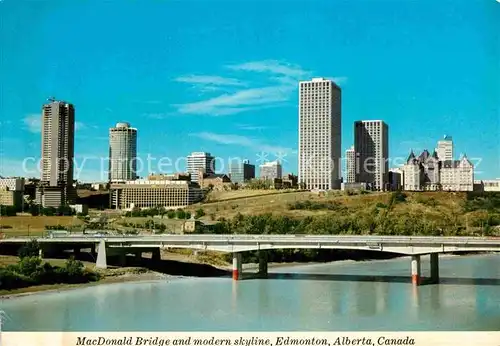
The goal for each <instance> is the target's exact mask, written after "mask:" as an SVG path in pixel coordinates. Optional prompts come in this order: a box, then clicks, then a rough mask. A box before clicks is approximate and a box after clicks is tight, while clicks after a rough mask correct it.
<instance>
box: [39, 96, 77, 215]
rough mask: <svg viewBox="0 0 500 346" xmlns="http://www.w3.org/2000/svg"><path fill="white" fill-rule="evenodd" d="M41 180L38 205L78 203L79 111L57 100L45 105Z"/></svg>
mask: <svg viewBox="0 0 500 346" xmlns="http://www.w3.org/2000/svg"><path fill="white" fill-rule="evenodd" d="M41 132H42V148H41V149H42V150H41V151H42V153H41V154H42V157H41V162H40V169H41V179H40V185H39V186H38V188H37V192H36V197H35V199H36V202H37V203H39V204H41V205H43V206H44V207H49V206H51V207H58V206H60V205H68V204H72V203H74V201H75V199H76V190H75V189H74V187H73V167H74V153H75V149H74V146H75V108H74V106H73V105H72V104H70V103H67V102H64V101H56V100H55V99H54V98H51V99H49V102H48V103H46V104H44V105H43V106H42V123H41Z"/></svg>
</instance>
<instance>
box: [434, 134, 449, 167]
mask: <svg viewBox="0 0 500 346" xmlns="http://www.w3.org/2000/svg"><path fill="white" fill-rule="evenodd" d="M436 152H437V156H438V159H439V161H452V160H453V138H452V137H451V136H446V135H445V136H444V137H443V139H442V140H440V141H438V145H437V148H436Z"/></svg>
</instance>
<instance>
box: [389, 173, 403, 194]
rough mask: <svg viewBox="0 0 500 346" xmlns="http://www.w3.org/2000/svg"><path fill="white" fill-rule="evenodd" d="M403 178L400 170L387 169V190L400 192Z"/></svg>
mask: <svg viewBox="0 0 500 346" xmlns="http://www.w3.org/2000/svg"><path fill="white" fill-rule="evenodd" d="M403 176H404V173H403V169H402V168H391V169H389V190H392V191H396V190H401V189H402V188H403Z"/></svg>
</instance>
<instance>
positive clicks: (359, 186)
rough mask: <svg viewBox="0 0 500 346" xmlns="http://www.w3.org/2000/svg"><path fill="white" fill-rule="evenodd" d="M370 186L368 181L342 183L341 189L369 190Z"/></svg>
mask: <svg viewBox="0 0 500 346" xmlns="http://www.w3.org/2000/svg"><path fill="white" fill-rule="evenodd" d="M369 188H370V186H369V184H368V183H342V184H340V189H341V190H342V191H347V190H354V191H361V190H368V189H369Z"/></svg>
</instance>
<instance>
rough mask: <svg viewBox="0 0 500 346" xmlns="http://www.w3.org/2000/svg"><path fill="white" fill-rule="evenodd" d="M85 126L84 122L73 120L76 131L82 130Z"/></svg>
mask: <svg viewBox="0 0 500 346" xmlns="http://www.w3.org/2000/svg"><path fill="white" fill-rule="evenodd" d="M86 127H87V126H86V125H85V124H84V123H81V122H79V121H76V122H75V131H78V130H83V129H84V128H86Z"/></svg>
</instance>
